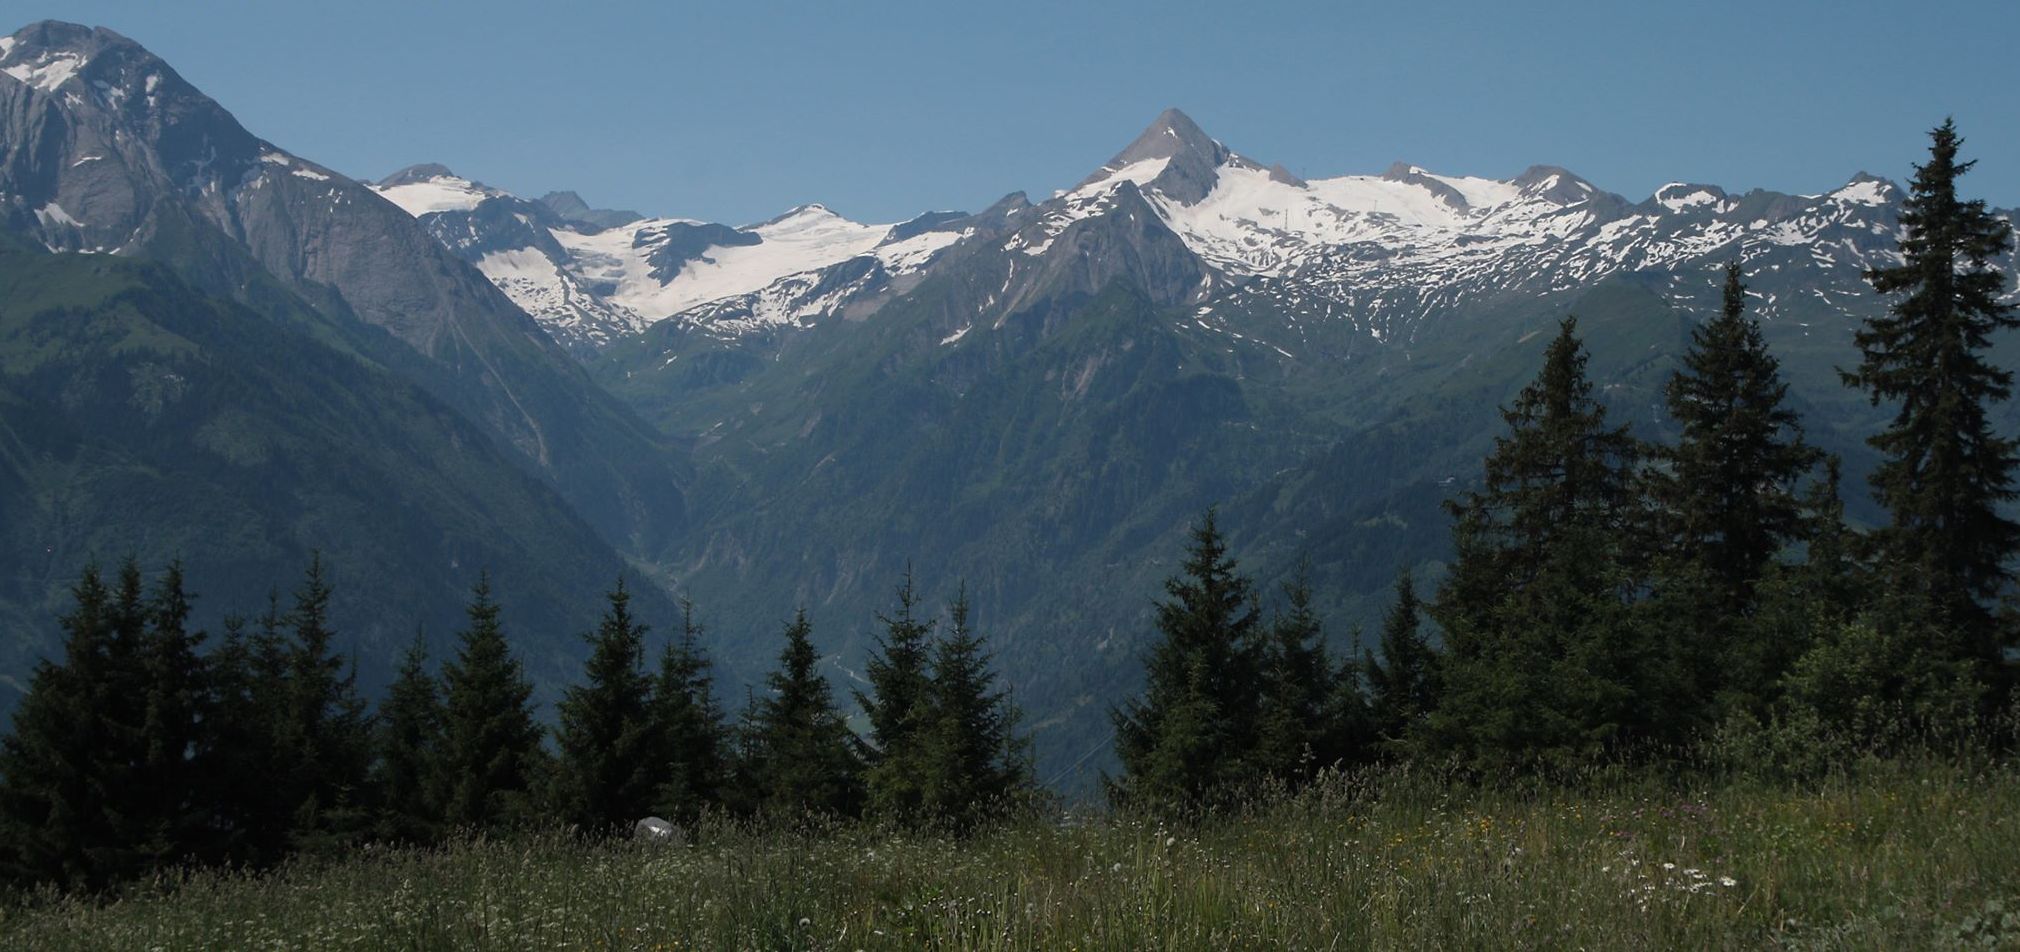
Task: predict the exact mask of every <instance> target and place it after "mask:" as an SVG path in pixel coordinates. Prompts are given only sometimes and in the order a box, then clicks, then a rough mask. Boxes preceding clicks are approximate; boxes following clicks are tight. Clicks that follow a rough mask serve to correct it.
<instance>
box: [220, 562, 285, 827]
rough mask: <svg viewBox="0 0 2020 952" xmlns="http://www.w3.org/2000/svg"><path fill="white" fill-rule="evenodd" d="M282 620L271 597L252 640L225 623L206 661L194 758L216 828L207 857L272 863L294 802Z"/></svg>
mask: <svg viewBox="0 0 2020 952" xmlns="http://www.w3.org/2000/svg"><path fill="white" fill-rule="evenodd" d="M282 620H283V615H282V613H281V609H280V594H279V593H278V592H276V591H271V590H270V591H269V592H268V593H267V607H266V610H265V611H263V612H261V613H260V615H259V617H258V618H257V619H255V620H254V627H253V629H252V633H251V634H247V633H246V622H245V620H244V619H243V618H239V617H229V618H227V619H226V621H225V635H224V640H223V643H222V644H220V645H219V647H218V650H217V651H215V652H213V653H212V655H211V656H210V658H209V659H208V665H207V667H208V669H209V670H208V681H209V691H208V693H209V706H210V716H209V719H208V722H207V724H206V727H205V730H204V749H203V752H202V755H201V759H202V760H203V762H204V771H203V772H204V776H205V779H206V781H207V787H208V793H207V796H206V798H207V799H208V800H209V802H210V803H211V805H212V808H213V810H214V811H215V812H216V815H217V824H218V830H217V835H216V838H215V841H214V842H213V843H212V845H211V847H210V849H209V852H208V855H210V856H213V857H215V858H217V859H219V860H221V861H224V862H229V863H234V864H239V865H246V866H264V865H267V864H269V863H272V862H275V861H277V860H279V859H280V858H281V857H282V856H283V855H285V853H286V851H287V850H288V846H289V844H288V833H289V829H290V827H291V825H292V822H293V817H294V808H295V806H296V805H297V804H298V803H299V802H300V799H301V797H300V796H298V793H299V791H298V790H296V789H295V781H296V779H297V778H296V777H295V774H294V770H293V768H292V767H291V766H290V765H291V763H292V761H291V759H290V756H289V753H288V752H289V750H290V749H292V748H291V747H290V745H289V743H288V737H289V736H291V735H292V734H293V733H294V731H293V730H292V729H291V728H290V727H289V712H290V710H291V708H290V706H289V696H290V694H291V687H290V682H289V676H288V671H289V663H290V659H289V648H288V645H287V642H286V639H285V637H284V636H283V634H282V630H281V626H282Z"/></svg>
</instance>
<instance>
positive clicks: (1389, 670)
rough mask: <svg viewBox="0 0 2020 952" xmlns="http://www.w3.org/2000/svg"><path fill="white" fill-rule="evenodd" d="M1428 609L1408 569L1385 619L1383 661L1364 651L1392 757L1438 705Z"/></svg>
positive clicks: (1381, 733)
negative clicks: (1424, 617) (1425, 620)
mask: <svg viewBox="0 0 2020 952" xmlns="http://www.w3.org/2000/svg"><path fill="white" fill-rule="evenodd" d="M1422 611H1423V609H1422V606H1421V605H1420V604H1419V603H1418V601H1417V583H1416V579H1414V578H1413V577H1411V575H1410V573H1409V571H1408V570H1404V571H1403V572H1402V573H1401V574H1399V575H1397V576H1396V600H1395V603H1394V604H1392V605H1390V606H1389V614H1388V616H1387V617H1385V618H1384V619H1383V620H1382V643H1381V649H1382V654H1381V657H1380V658H1377V657H1375V656H1374V655H1373V654H1368V653H1365V652H1364V653H1363V656H1362V659H1361V670H1362V671H1363V672H1364V674H1365V677H1366V678H1367V682H1368V693H1369V698H1368V707H1369V718H1370V720H1372V721H1373V730H1374V734H1375V736H1376V738H1378V742H1379V743H1380V744H1381V745H1382V746H1383V748H1384V749H1385V750H1386V751H1388V752H1391V753H1393V752H1396V751H1398V750H1399V749H1400V748H1401V746H1402V745H1403V744H1404V742H1405V741H1406V740H1407V739H1408V738H1409V737H1410V736H1411V735H1412V734H1413V733H1415V732H1416V731H1418V730H1419V729H1421V727H1422V725H1423V722H1424V718H1426V717H1428V716H1429V715H1430V713H1431V711H1432V710H1433V709H1434V708H1435V707H1437V703H1438V693H1437V692H1438V689H1437V674H1438V672H1437V661H1438V657H1437V654H1436V653H1435V652H1434V651H1433V650H1432V648H1431V644H1430V642H1429V641H1427V640H1426V639H1425V638H1424V633H1423V630H1422V623H1421V619H1420V615H1421V613H1422Z"/></svg>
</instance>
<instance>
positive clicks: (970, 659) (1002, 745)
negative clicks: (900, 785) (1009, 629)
mask: <svg viewBox="0 0 2020 952" xmlns="http://www.w3.org/2000/svg"><path fill="white" fill-rule="evenodd" d="M948 610H949V616H950V617H949V620H950V625H949V628H948V631H947V634H946V636H945V637H943V638H941V639H939V640H938V641H936V642H935V643H934V645H933V678H932V683H931V685H930V692H931V703H930V705H929V710H930V717H929V718H928V720H927V721H926V723H925V725H924V726H923V727H922V728H921V729H920V732H919V733H920V736H919V738H918V739H917V743H918V745H919V748H920V751H921V757H920V763H921V766H920V778H921V779H920V784H921V787H922V790H921V798H922V809H921V812H922V814H923V815H924V816H926V817H927V818H930V819H931V820H933V821H935V822H938V823H944V824H947V825H948V826H950V827H951V828H953V829H954V830H956V831H966V830H971V829H973V828H974V827H975V826H976V825H978V824H980V823H981V822H983V821H984V820H986V819H988V818H990V817H992V816H996V815H1000V814H1002V813H1003V812H1005V811H1008V810H1010V809H1014V808H1015V807H1016V806H1017V805H1018V804H1019V803H1020V802H1024V801H1026V800H1028V799H1029V797H1030V796H1031V794H1032V793H1033V792H1034V787H1033V781H1032V774H1031V760H1030V756H1029V751H1028V749H1027V745H1026V744H1025V743H1024V741H1023V740H1022V738H1020V737H1018V736H1017V734H1016V724H1017V712H1016V709H1015V708H1014V707H1013V706H1012V705H1011V703H1010V699H1009V697H1008V696H1007V695H1005V694H1004V693H1003V692H1002V691H999V690H997V689H996V676H995V674H994V673H993V672H991V671H990V669H989V661H990V659H989V654H988V650H987V646H986V644H985V642H984V639H983V637H982V635H980V634H979V633H977V632H976V631H975V629H974V628H973V626H972V625H971V624H970V623H969V620H968V613H969V609H968V591H967V588H966V587H965V586H963V587H962V589H961V591H960V592H959V593H958V594H957V595H955V597H954V602H953V604H952V605H950V606H949V609H948Z"/></svg>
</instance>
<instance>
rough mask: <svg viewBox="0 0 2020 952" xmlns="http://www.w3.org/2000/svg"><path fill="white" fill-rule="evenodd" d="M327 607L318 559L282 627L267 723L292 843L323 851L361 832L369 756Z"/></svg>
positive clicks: (361, 711)
mask: <svg viewBox="0 0 2020 952" xmlns="http://www.w3.org/2000/svg"><path fill="white" fill-rule="evenodd" d="M329 607H330V585H329V582H328V580H327V579H326V578H325V577H324V575H323V560H322V556H321V555H320V554H317V555H314V556H312V557H311V558H310V560H309V568H308V572H307V573H306V575H305V576H304V577H303V579H302V584H301V587H300V588H298V589H296V590H295V604H294V609H293V610H292V611H290V612H289V613H288V615H287V618H286V619H285V622H284V624H285V626H286V628H287V630H288V632H289V634H290V635H291V637H290V639H289V641H288V645H287V649H286V660H285V665H286V667H285V670H284V672H283V678H284V681H283V686H282V690H281V699H280V704H279V710H278V719H277V721H276V722H275V723H274V726H273V731H274V735H275V742H276V746H277V748H278V751H277V752H278V762H277V763H276V764H275V765H274V766H275V775H274V776H273V777H272V780H271V782H273V783H275V784H276V785H277V786H278V788H279V789H280V791H281V792H282V795H283V796H284V797H285V800H284V805H285V807H286V809H287V810H288V814H289V816H288V838H289V840H290V846H291V847H292V848H294V849H303V850H310V851H326V852H327V851H331V850H335V849H339V848H341V847H343V846H345V845H347V844H349V843H351V842H353V841H355V840H356V839H357V838H358V837H360V836H361V835H363V834H364V832H365V827H366V825H367V822H368V820H367V817H366V814H365V812H364V811H365V808H366V807H365V804H364V802H363V796H364V793H365V790H366V784H365V781H366V773H367V770H368V769H369V766H370V757H371V725H370V720H369V716H368V714H367V711H366V707H365V702H364V700H363V699H362V698H360V697H359V696H358V690H357V679H356V676H355V674H354V673H353V672H352V671H351V670H350V666H349V665H347V664H346V663H345V661H344V660H343V659H342V658H340V657H338V656H337V654H336V652H335V649H334V647H333V644H334V642H335V640H336V632H335V631H334V630H332V629H331V627H330V619H329Z"/></svg>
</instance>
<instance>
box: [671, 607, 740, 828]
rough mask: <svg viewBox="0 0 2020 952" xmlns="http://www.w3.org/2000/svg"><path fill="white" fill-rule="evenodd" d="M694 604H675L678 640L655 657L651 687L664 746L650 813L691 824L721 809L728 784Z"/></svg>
mask: <svg viewBox="0 0 2020 952" xmlns="http://www.w3.org/2000/svg"><path fill="white" fill-rule="evenodd" d="M701 635H702V626H701V622H700V621H698V620H697V619H696V618H695V613H694V602H692V601H691V600H689V599H687V598H685V597H683V598H682V599H681V600H680V637H679V638H678V639H676V640H673V641H669V642H667V644H666V647H665V649H664V650H663V651H662V652H661V654H660V659H659V677H658V680H657V681H656V682H655V683H654V685H653V694H652V704H653V716H654V718H655V720H656V721H657V723H658V729H657V730H658V737H659V739H660V742H661V743H662V744H663V745H664V747H663V749H662V750H661V752H660V754H659V757H660V760H661V762H662V764H663V765H664V767H663V779H662V781H661V783H660V786H659V789H658V790H656V791H655V792H654V794H653V812H655V813H657V814H658V815H660V816H663V817H669V818H677V819H681V820H685V821H688V822H692V821H693V820H694V819H695V818H696V817H698V816H699V815H700V814H701V813H702V812H703V811H704V810H708V809H711V808H716V807H722V806H726V805H727V804H726V803H725V799H724V798H725V791H724V787H725V786H726V785H727V784H728V783H729V780H730V763H729V755H730V750H729V732H728V729H727V727H726V726H725V725H724V723H723V713H722V707H721V705H719V704H717V703H716V699H715V677H714V675H713V674H712V672H711V670H710V667H711V666H710V664H709V660H708V655H707V654H706V653H704V652H703V650H702V646H701Z"/></svg>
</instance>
